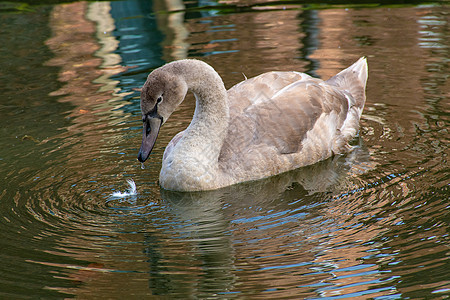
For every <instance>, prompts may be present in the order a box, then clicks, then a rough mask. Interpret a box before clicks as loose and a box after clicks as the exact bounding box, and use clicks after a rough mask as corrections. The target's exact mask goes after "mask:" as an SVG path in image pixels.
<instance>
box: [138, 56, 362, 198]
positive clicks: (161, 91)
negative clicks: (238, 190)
mask: <svg viewBox="0 0 450 300" xmlns="http://www.w3.org/2000/svg"><path fill="white" fill-rule="evenodd" d="M367 76H368V73H367V61H366V58H364V57H362V58H360V59H359V60H358V61H357V62H356V63H354V64H353V65H352V66H350V67H349V68H347V69H345V70H343V71H341V72H340V73H339V74H337V75H336V76H334V77H332V78H330V79H329V80H327V81H323V80H321V79H317V78H313V77H311V76H309V75H307V74H304V73H299V72H268V73H264V74H261V75H259V76H257V77H254V78H251V79H247V80H244V81H242V82H240V83H238V84H236V85H235V86H233V87H232V88H230V89H229V90H228V91H227V90H226V89H225V86H224V84H223V81H222V79H221V78H220V76H219V74H217V72H216V71H215V70H214V69H213V68H212V67H211V66H209V65H208V64H206V63H204V62H202V61H199V60H190V59H186V60H179V61H174V62H171V63H169V64H166V65H164V66H162V67H160V68H158V69H156V70H154V71H153V72H151V73H150V75H149V76H148V78H147V81H146V82H145V84H144V86H143V88H142V93H141V111H142V121H143V123H144V128H143V136H142V145H141V148H140V150H139V154H138V159H139V161H140V162H144V161H145V160H146V159H147V158H148V156H149V155H150V152H151V151H152V148H153V146H154V144H155V141H156V138H157V136H158V132H159V129H160V127H161V126H162V125H163V124H164V123H165V122H166V121H167V119H168V118H169V117H170V115H171V114H172V113H173V111H174V110H175V108H176V107H177V106H178V105H179V104H180V103H181V102H182V101H183V100H184V97H185V95H186V93H187V92H188V91H192V92H193V93H194V95H195V98H196V107H195V112H194V117H193V119H192V121H191V123H190V125H189V126H188V128H187V129H186V130H184V131H182V132H180V133H178V134H177V135H176V136H175V137H174V138H173V139H172V140H171V141H170V143H169V144H168V145H167V147H166V150H165V152H164V156H163V162H162V168H161V173H160V178H159V181H160V184H161V186H162V187H163V188H165V189H169V190H177V191H202V190H212V189H218V188H221V187H224V186H228V185H232V184H236V183H239V182H244V181H249V180H256V179H260V178H264V177H269V176H272V175H276V174H279V173H282V172H286V171H289V170H293V169H296V168H299V167H302V166H306V165H310V164H313V163H315V162H318V161H320V160H324V159H326V158H328V157H330V156H332V155H333V154H339V153H345V152H348V151H349V150H350V149H351V147H350V146H349V145H348V141H349V140H350V139H351V138H353V137H354V136H355V135H356V133H357V132H358V129H359V119H360V116H361V113H362V110H363V108H364V103H365V99H366V96H365V87H366V81H367Z"/></svg>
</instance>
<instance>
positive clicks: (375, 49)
mask: <svg viewBox="0 0 450 300" xmlns="http://www.w3.org/2000/svg"><path fill="white" fill-rule="evenodd" d="M33 3H36V1H34V2H33ZM333 3H334V2H329V4H327V5H324V4H317V2H311V3H309V4H304V3H303V2H295V1H293V2H290V1H275V2H264V1H259V0H249V1H243V0H227V1H221V2H216V1H213V0H211V1H184V2H183V1H181V0H166V1H159V0H154V1H151V0H130V1H113V2H107V1H104V2H72V3H57V2H52V1H43V2H42V3H41V4H40V5H28V4H24V3H22V4H20V3H13V2H4V3H1V2H0V35H1V40H2V44H1V46H0V51H1V52H0V54H1V59H0V79H1V80H0V82H1V83H0V116H1V118H0V132H1V140H0V143H1V144H0V171H1V175H0V261H1V266H0V297H1V298H18V299H22V298H25V299H26V298H44V299H51V298H71V297H77V298H81V299H84V298H97V299H102V298H109V299H111V298H124V297H127V298H126V299H128V298H130V297H131V298H143V297H147V298H155V299H159V298H163V299H174V298H180V299H204V298H223V299H231V298H236V299H266V298H267V299H315V298H325V299H343V298H358V299H365V298H370V299H400V298H402V299H433V298H434V299H444V298H448V297H450V271H449V270H450V259H449V257H450V236H449V234H450V230H449V229H450V215H449V212H450V202H449V195H450V189H449V183H450V178H449V174H450V172H449V164H448V155H449V150H448V145H449V137H450V134H449V112H450V107H449V104H450V101H449V98H450V84H449V82H448V77H449V74H450V71H449V65H448V64H449V53H450V52H449V51H450V50H449V47H450V33H449V32H450V31H449V21H450V9H449V8H450V7H449V6H448V2H447V3H446V2H444V1H443V2H439V1H436V2H430V3H427V2H421V4H416V3H415V2H408V5H398V4H396V2H392V3H389V2H388V1H384V2H383V1H382V2H380V3H378V2H373V1H372V2H370V3H371V4H367V5H361V4H358V3H359V2H356V1H355V2H354V3H353V4H352V3H348V4H342V1H340V2H336V4H333ZM361 56H367V57H368V62H369V82H368V86H367V103H366V107H365V109H364V112H363V116H362V120H361V130H360V135H359V137H358V138H356V139H355V140H354V141H353V144H354V145H355V146H356V148H355V151H353V152H352V153H350V154H348V155H346V156H338V157H334V158H331V159H329V160H326V161H324V162H320V163H317V164H315V165H313V166H309V167H306V168H303V169H299V170H296V171H292V172H289V173H287V174H282V175H279V176H275V177H272V178H269V179H265V180H260V181H257V182H251V183H245V184H240V185H236V186H233V187H229V188H225V189H222V190H218V191H212V192H204V193H174V192H169V191H165V190H162V189H160V187H159V186H158V174H159V170H160V165H161V159H162V153H163V151H164V147H165V146H166V144H167V143H168V141H170V139H171V138H172V137H173V136H174V135H175V134H176V133H177V132H179V131H180V130H183V129H184V128H185V127H186V126H187V125H188V124H189V122H190V119H191V117H192V113H193V109H194V100H193V97H192V96H189V97H187V98H186V100H185V101H184V102H183V104H182V105H181V106H180V108H179V109H178V111H177V112H176V113H175V114H174V115H173V116H172V117H171V119H170V120H169V122H167V123H166V124H165V125H164V126H163V128H162V130H161V132H160V135H159V139H158V141H157V144H156V146H155V149H154V151H153V153H152V154H151V156H150V158H149V160H148V162H147V163H146V167H145V169H141V165H140V163H139V162H138V161H137V159H136V157H137V152H138V149H139V146H140V139H141V125H142V124H141V123H142V121H141V116H140V108H139V90H138V89H139V88H140V87H141V86H142V84H143V83H144V81H145V79H146V76H147V75H148V73H149V72H150V71H151V70H153V69H154V68H156V67H158V66H160V65H162V64H164V63H165V62H169V61H172V60H176V59H181V58H186V57H190V58H198V59H202V60H204V61H206V62H207V63H209V64H211V65H212V66H213V67H214V68H215V69H216V70H217V71H218V72H219V74H221V76H222V77H223V79H224V82H225V85H226V86H227V87H231V86H232V85H233V84H235V83H237V82H239V81H241V80H242V79H243V78H244V76H243V74H245V76H247V77H251V76H255V75H258V74H260V73H262V72H265V71H269V70H281V71H284V70H296V71H301V72H306V73H308V74H310V75H313V76H317V77H321V78H324V79H327V78H328V77H330V76H332V75H334V74H336V73H337V72H338V71H340V70H341V69H343V68H345V67H347V66H349V65H350V64H351V63H353V62H354V61H356V60H357V59H358V58H359V57H361ZM130 178H132V179H133V180H134V181H135V182H136V185H137V192H138V193H137V195H131V196H128V197H124V198H118V197H112V196H111V195H112V193H114V192H118V191H122V192H123V191H125V190H127V188H128V185H127V182H126V179H130Z"/></svg>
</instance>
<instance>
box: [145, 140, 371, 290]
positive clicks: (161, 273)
mask: <svg viewBox="0 0 450 300" xmlns="http://www.w3.org/2000/svg"><path fill="white" fill-rule="evenodd" d="M368 163H369V154H368V151H367V149H365V147H364V146H363V145H359V146H356V147H355V149H354V151H353V152H351V153H350V154H348V155H346V156H336V157H333V158H331V159H328V160H326V161H323V162H320V163H317V164H315V165H313V166H309V167H305V168H302V169H298V170H295V171H291V172H288V173H285V174H281V175H278V176H274V177H271V178H268V179H264V180H259V181H254V182H248V183H243V184H238V185H234V186H230V187H226V188H223V189H220V190H215V191H207V192H189V193H186V192H171V191H166V190H161V198H162V199H163V200H162V201H163V203H164V204H165V205H166V212H167V213H168V214H170V216H171V217H169V218H168V220H171V222H172V223H171V226H167V227H166V229H167V230H168V231H170V232H166V233H167V236H169V237H170V240H169V241H167V240H166V241H163V240H158V239H157V238H156V237H155V236H154V235H151V234H148V235H147V239H146V243H147V250H146V251H147V255H148V257H149V262H150V274H151V278H150V288H151V289H152V292H153V293H155V294H160V295H161V294H170V295H180V296H186V295H196V296H199V295H200V296H201V297H203V296H205V297H207V296H210V295H216V294H221V293H225V294H226V297H228V298H230V297H231V296H232V295H235V294H234V293H232V292H233V291H236V290H239V287H238V286H237V285H239V284H242V282H246V283H247V284H248V283H249V282H251V281H254V284H255V286H259V287H257V289H262V290H264V289H265V288H264V286H267V287H268V286H270V284H273V285H276V286H280V285H286V284H288V282H289V280H297V279H294V278H295V276H287V277H286V276H282V277H281V278H278V279H277V278H275V277H271V276H275V275H274V274H272V273H271V272H258V270H263V269H267V268H274V269H277V268H280V269H281V268H283V265H284V266H288V265H290V264H299V263H300V264H299V265H298V266H297V267H295V272H296V273H298V272H300V273H309V272H311V269H310V268H309V267H308V264H310V263H311V262H312V261H314V259H315V252H317V250H313V248H315V247H317V245H318V243H319V240H317V239H315V238H311V237H312V236H313V235H314V234H315V233H317V232H319V231H320V230H321V227H322V226H323V224H324V223H326V220H325V219H326V218H328V216H327V215H324V213H323V212H322V211H321V207H323V206H324V205H326V203H327V201H328V200H329V199H330V198H332V196H333V195H339V193H342V192H343V191H348V188H349V185H351V184H352V179H351V177H352V176H351V175H352V173H354V172H355V170H356V172H359V171H360V170H361V168H365V166H367V165H368ZM309 240H312V242H310V241H309ZM167 242H169V243H171V245H167V244H166V245H164V244H165V243H167ZM174 262H178V265H169V264H168V263H171V264H176V263H174ZM285 273H286V274H287V273H289V272H285ZM271 274H272V275H271ZM264 277H265V278H264ZM289 277H290V279H289ZM280 280H281V281H280ZM296 284H297V285H298V282H297V283H296Z"/></svg>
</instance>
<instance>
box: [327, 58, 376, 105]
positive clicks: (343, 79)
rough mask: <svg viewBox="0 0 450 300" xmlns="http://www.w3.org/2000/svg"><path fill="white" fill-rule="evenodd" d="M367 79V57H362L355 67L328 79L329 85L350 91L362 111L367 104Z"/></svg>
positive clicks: (352, 66)
mask: <svg viewBox="0 0 450 300" xmlns="http://www.w3.org/2000/svg"><path fill="white" fill-rule="evenodd" d="M367 77H368V66H367V59H366V57H361V58H360V59H359V60H358V61H357V62H355V63H354V64H353V65H351V66H350V67H348V68H347V69H344V70H342V71H341V72H339V73H338V74H337V75H335V76H333V77H331V78H330V79H328V80H327V83H329V84H331V85H335V86H338V87H340V88H342V89H345V90H347V91H349V92H350V94H351V95H352V96H353V98H354V99H355V106H356V107H358V108H359V109H360V110H361V111H362V108H363V107H364V103H365V102H366V83H367Z"/></svg>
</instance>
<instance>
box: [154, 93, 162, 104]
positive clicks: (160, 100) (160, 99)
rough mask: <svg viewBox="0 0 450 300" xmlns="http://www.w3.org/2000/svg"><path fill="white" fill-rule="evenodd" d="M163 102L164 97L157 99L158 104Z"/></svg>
mask: <svg viewBox="0 0 450 300" xmlns="http://www.w3.org/2000/svg"><path fill="white" fill-rule="evenodd" d="M162 101H163V96H162V95H161V96H159V97H158V99H156V103H157V104H159V103H161V102H162Z"/></svg>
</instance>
